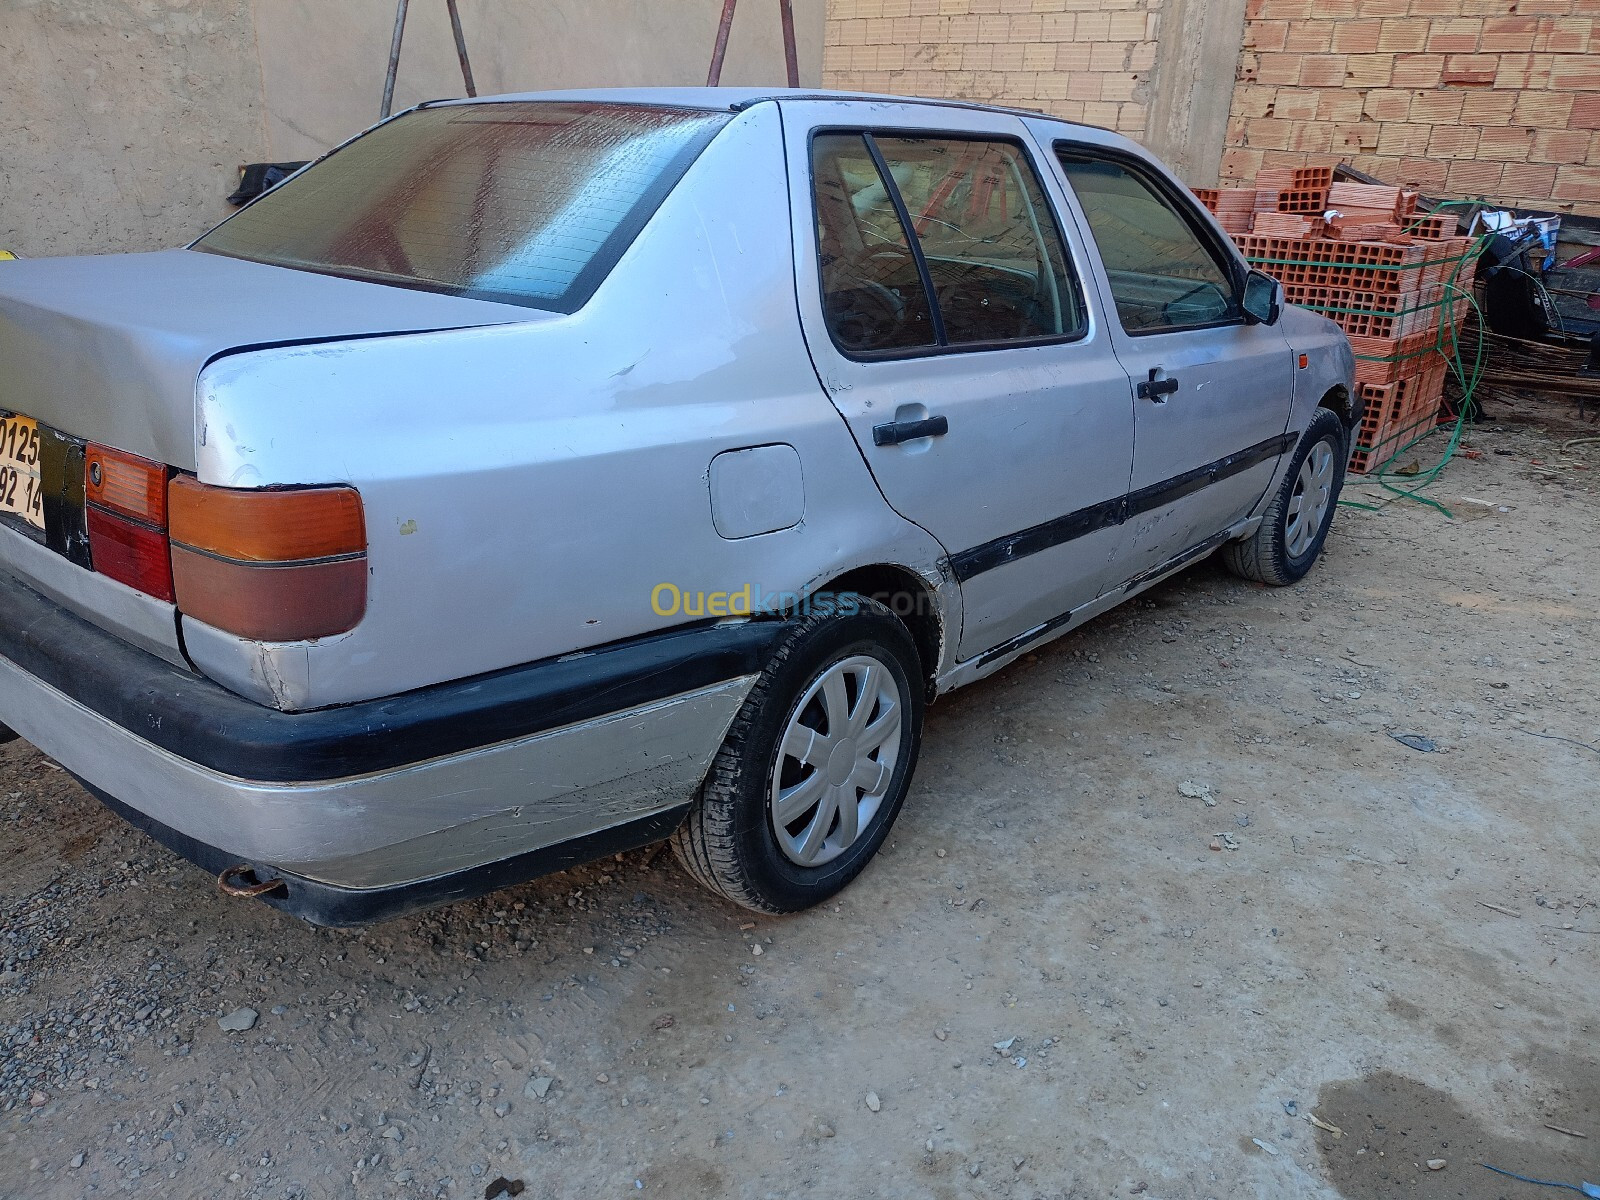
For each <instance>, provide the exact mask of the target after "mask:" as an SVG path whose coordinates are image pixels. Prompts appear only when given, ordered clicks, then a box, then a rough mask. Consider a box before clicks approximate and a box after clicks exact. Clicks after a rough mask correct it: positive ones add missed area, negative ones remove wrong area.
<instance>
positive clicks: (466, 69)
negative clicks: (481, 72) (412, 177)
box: [444, 0, 788, 96]
mask: <svg viewBox="0 0 1600 1200" xmlns="http://www.w3.org/2000/svg"><path fill="white" fill-rule="evenodd" d="M444 2H445V6H446V7H447V8H449V10H450V32H451V33H453V34H455V37H456V57H457V58H459V59H460V60H461V82H462V83H464V84H466V85H467V95H469V96H476V95H477V94H478V87H477V85H476V84H474V83H473V82H472V64H471V63H469V62H468V61H467V35H466V34H465V33H463V32H462V31H461V10H460V9H459V8H457V7H456V0H444ZM784 3H785V4H787V3H788V0H784Z"/></svg>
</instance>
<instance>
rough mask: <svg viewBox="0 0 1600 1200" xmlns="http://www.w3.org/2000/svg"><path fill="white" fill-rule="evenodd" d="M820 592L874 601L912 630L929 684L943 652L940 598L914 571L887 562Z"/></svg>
mask: <svg viewBox="0 0 1600 1200" xmlns="http://www.w3.org/2000/svg"><path fill="white" fill-rule="evenodd" d="M817 591H819V592H835V593H837V592H854V593H855V594H856V595H858V596H866V597H867V598H869V599H872V600H876V601H877V602H878V603H879V604H881V605H883V606H884V607H885V608H887V609H888V610H889V611H890V612H892V613H893V614H894V615H895V616H896V617H898V618H899V619H900V621H901V623H902V624H904V625H905V627H906V628H907V629H909V630H910V631H911V638H912V640H913V641H914V642H916V644H917V657H918V658H919V659H920V660H921V663H922V674H923V678H924V680H926V681H927V682H928V683H929V685H930V686H931V685H932V680H933V679H934V677H935V676H936V675H937V674H938V673H939V663H940V656H941V654H942V653H943V650H944V636H945V633H944V620H943V617H942V616H941V612H940V606H939V598H938V596H937V595H936V594H935V593H934V590H933V589H932V588H931V587H929V586H928V584H927V582H926V581H925V580H924V579H922V577H921V576H919V575H917V574H916V573H915V572H913V571H911V570H909V569H907V568H905V567H899V566H894V565H892V564H889V563H876V564H873V565H871V566H866V567H856V568H854V569H853V570H850V571H846V572H845V573H844V574H843V575H840V576H838V577H837V578H834V579H830V580H829V581H828V582H826V583H824V584H823V585H822V586H820V587H819V588H817Z"/></svg>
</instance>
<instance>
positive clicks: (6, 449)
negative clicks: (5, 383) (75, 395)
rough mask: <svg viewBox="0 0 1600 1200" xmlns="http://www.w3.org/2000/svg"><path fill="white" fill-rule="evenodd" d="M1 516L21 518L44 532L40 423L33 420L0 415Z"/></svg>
mask: <svg viewBox="0 0 1600 1200" xmlns="http://www.w3.org/2000/svg"><path fill="white" fill-rule="evenodd" d="M0 515H9V516H14V517H21V518H22V519H23V520H24V521H26V522H27V523H28V524H29V525H32V526H33V527H34V528H35V529H39V530H43V529H44V488H43V487H42V486H41V484H40V479H39V422H37V421H35V420H34V419H33V418H32V417H6V416H0Z"/></svg>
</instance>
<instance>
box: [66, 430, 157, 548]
mask: <svg viewBox="0 0 1600 1200" xmlns="http://www.w3.org/2000/svg"><path fill="white" fill-rule="evenodd" d="M83 496H84V499H85V500H87V501H88V502H89V503H90V504H97V505H99V506H100V507H101V508H104V509H107V510H109V511H111V512H114V513H119V514H121V515H122V516H124V517H132V518H133V519H134V520H135V521H143V522H144V523H145V524H146V525H150V526H153V527H155V528H156V529H164V528H166V524H167V468H166V467H165V466H164V465H163V464H161V463H155V462H151V461H150V460H149V459H148V458H140V457H139V456H138V455H137V454H126V453H124V452H123V451H121V450H113V449H111V448H110V447H108V446H90V447H88V449H86V450H85V451H84V455H83Z"/></svg>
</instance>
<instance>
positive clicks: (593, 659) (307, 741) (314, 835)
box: [0, 573, 781, 924]
mask: <svg viewBox="0 0 1600 1200" xmlns="http://www.w3.org/2000/svg"><path fill="white" fill-rule="evenodd" d="M780 632H781V625H779V624H778V623H776V622H749V623H746V624H743V625H732V626H707V627H698V628H694V629H686V630H682V631H677V632H673V633H669V634H663V635H658V636H655V637H650V638H644V639H636V640H634V641H630V642H626V643H621V644H618V645H615V646H610V647H604V648H601V649H598V650H595V651H592V652H590V653H586V654H581V655H573V656H568V657H567V658H564V659H558V660H553V661H550V662H545V663H539V664H534V665H532V666H527V667H520V668H515V669H512V670H508V671H501V672H497V673H495V674H493V675H486V676H479V677H477V678H474V679H470V680H465V681H461V682H458V683H451V684H444V685H440V686H438V687H433V688H427V689H423V690H421V691H418V692H411V693H407V694H405V695H403V696H395V697H389V698H386V699H383V700H374V701H368V702H364V703H361V704H354V705H348V706H346V707H343V708H337V709H326V710H320V711H316V712H305V713H284V712H279V711H277V710H274V709H268V708H263V707H261V706H259V705H256V704H253V703H251V702H250V701H247V700H244V699H242V698H240V697H238V696H236V695H234V694H233V693H231V692H229V691H227V690H226V689H224V688H222V687H220V686H218V685H217V684H214V683H211V682H210V681H209V680H205V679H202V678H199V677H197V676H195V675H192V674H189V673H187V672H185V671H183V670H181V669H179V668H177V667H174V666H172V665H171V664H168V663H165V662H163V661H161V660H160V659H157V658H155V657H154V656H152V655H149V654H146V653H145V652H143V651H141V650H138V649H135V648H134V647H132V646H129V645H128V644H127V643H125V642H122V641H121V640H119V639H118V638H116V637H113V636H112V635H110V634H107V633H105V632H104V631H102V630H100V629H98V628H96V627H95V626H93V625H90V624H88V623H87V622H85V621H83V620H81V619H79V618H78V617H76V616H74V615H73V614H71V613H70V612H68V611H66V610H65V609H63V608H61V607H60V606H58V605H56V604H55V603H54V602H52V601H51V600H49V599H47V598H46V597H44V596H42V595H40V594H39V593H37V592H35V591H33V590H32V589H31V588H29V587H27V586H26V585H24V584H22V583H20V582H19V581H17V580H15V579H14V578H12V577H11V576H9V575H5V574H3V573H0V724H4V725H8V726H10V727H12V728H13V729H15V730H16V732H17V733H19V734H20V735H21V736H22V737H24V738H26V739H28V740H29V741H30V742H32V743H34V744H35V745H36V746H38V747H39V748H40V749H41V750H43V751H44V752H45V753H47V754H49V755H50V756H51V757H52V758H54V759H55V760H56V761H58V762H60V763H61V764H62V765H63V766H64V767H66V768H67V769H68V770H70V771H71V772H73V774H75V775H77V776H78V777H80V778H81V779H83V780H84V781H85V782H86V783H87V784H88V785H90V787H91V788H92V789H93V790H95V791H96V792H97V793H100V794H103V795H104V796H105V797H109V798H111V799H112V800H114V802H115V803H114V804H113V807H116V808H118V809H119V811H124V815H129V816H130V817H132V816H133V815H135V814H136V815H137V819H136V820H135V823H136V824H141V825H143V826H144V827H145V828H147V829H149V831H150V832H152V833H154V834H156V835H157V836H158V837H161V838H162V840H165V841H167V842H168V844H169V845H172V846H173V847H174V848H175V849H179V850H180V852H182V853H185V854H186V855H187V856H188V857H191V858H194V859H196V861H201V860H202V859H206V861H202V865H204V866H207V867H210V866H211V865H212V861H218V859H210V858H207V856H206V855H205V854H202V853H201V851H209V852H214V855H217V856H221V857H224V858H227V859H228V860H229V861H228V863H227V864H225V865H232V864H235V863H241V862H243V863H249V864H251V865H253V866H255V867H256V868H257V873H258V874H259V875H262V876H263V877H268V876H271V875H284V876H286V877H294V878H298V879H300V880H302V881H306V882H309V883H311V884H316V885H319V886H321V887H324V888H332V889H336V890H338V891H340V892H350V891H356V892H370V893H373V895H371V896H369V897H368V899H374V900H375V899H377V895H376V893H378V892H380V891H389V892H392V891H394V890H395V889H406V890H407V893H408V894H409V895H412V896H418V897H423V899H421V900H420V901H418V902H420V903H431V902H437V901H438V900H447V899H450V898H452V896H454V895H460V894H466V893H465V892H459V891H458V892H452V891H451V890H450V886H451V885H450V884H449V881H450V880H451V878H452V877H456V876H460V875H462V874H463V873H470V872H478V875H477V876H474V878H475V879H477V880H479V882H482V881H484V880H488V882H487V883H485V885H484V886H485V887H493V886H500V885H501V884H504V883H509V882H512V881H513V878H512V876H510V875H507V874H506V872H505V868H504V867H502V868H501V870H500V871H499V873H496V872H495V871H492V870H491V871H489V872H488V873H487V874H485V873H484V868H491V867H494V866H495V864H509V863H510V862H512V861H520V863H521V866H522V867H525V868H527V870H526V874H524V875H523V876H521V877H523V878H526V877H529V876H531V875H533V874H538V873H540V871H542V870H553V869H559V868H560V867H563V866H567V865H570V864H571V863H572V862H574V861H580V856H588V854H587V852H584V851H582V850H581V849H580V846H577V845H568V848H567V850H566V851H564V852H558V853H556V854H554V855H552V854H548V853H543V852H547V851H551V850H552V849H553V848H558V847H562V846H563V845H567V844H569V843H582V841H583V840H584V839H590V838H594V837H595V836H596V835H599V834H604V833H606V832H607V831H615V833H616V835H617V837H616V838H612V839H610V841H608V840H607V839H605V838H601V839H600V840H599V841H598V842H596V843H595V844H594V846H593V848H592V849H593V853H594V854H603V853H606V852H608V850H610V849H616V848H620V847H618V846H613V845H611V841H616V840H618V839H619V838H620V840H623V841H627V840H628V839H629V836H636V837H637V836H643V835H644V834H647V833H651V832H654V835H655V836H661V833H662V832H665V830H668V829H670V828H671V823H672V820H673V819H675V814H679V813H681V811H682V809H683V807H684V806H685V805H686V804H687V803H688V801H689V799H690V798H691V796H692V795H693V792H694V789H695V788H696V787H697V786H698V785H699V783H700V780H701V779H702V778H703V777H704V775H705V772H706V769H707V767H708V765H709V763H710V760H711V757H712V756H713V755H714V754H715V753H716V750H717V748H718V746H719V745H720V744H721V742H722V739H723V737H724V736H725V734H726V732H727V729H728V726H729V725H730V724H731V723H732V720H733V717H734V715H735V714H736V713H737V711H738V708H739V705H740V704H741V703H742V702H743V700H744V697H745V695H746V694H747V693H748V691H749V689H750V686H751V684H752V683H753V682H754V677H755V675H756V673H757V672H758V671H759V670H760V666H761V663H762V661H763V660H764V658H765V656H766V655H767V653H768V652H769V651H770V649H771V647H772V645H773V643H774V641H775V640H776V638H777V637H778V636H779V634H780ZM660 825H664V826H665V829H661V830H658V829H657V826H660ZM630 826H634V827H635V829H634V831H633V835H628V834H627V833H626V830H627V827H630ZM164 834H170V835H171V836H170V837H169V836H164ZM645 840H649V839H648V838H646V839H645ZM186 847H187V848H186ZM196 847H198V848H199V849H198V850H197V849H195V848H196ZM528 856H533V857H528ZM290 882H291V884H292V879H291V880H290ZM458 882H459V881H458ZM430 889H431V890H430ZM293 890H294V889H293V887H292V886H291V887H290V888H289V891H290V893H291V895H292V894H293ZM476 890H484V887H479V888H477V889H476ZM435 893H437V894H435ZM429 896H433V898H432V899H428V898H427V897H429ZM269 899H270V897H269ZM346 899H350V898H348V897H346ZM415 906H416V905H415V903H409V904H405V905H402V906H401V907H402V908H403V907H415ZM284 907H290V908H295V905H293V904H285V905H284ZM356 907H359V906H356ZM344 909H345V910H348V911H356V908H353V907H351V906H350V905H345V906H344ZM375 911H377V912H378V915H390V912H389V911H388V910H385V909H384V906H383V905H382V904H379V905H377V908H376V910H375ZM302 915H306V916H308V917H309V918H310V919H313V920H316V919H317V916H318V914H317V912H315V911H303V912H302ZM324 915H325V916H331V915H335V914H331V913H330V914H324ZM357 919H375V918H373V917H366V918H357ZM327 923H336V924H347V923H351V922H350V921H349V920H343V919H341V920H332V921H328V922H327Z"/></svg>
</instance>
